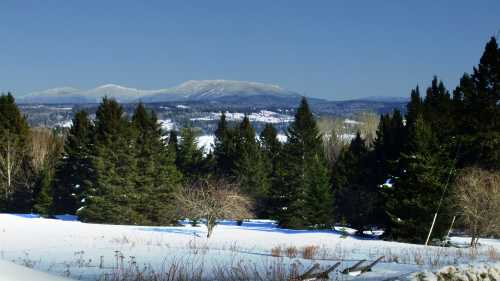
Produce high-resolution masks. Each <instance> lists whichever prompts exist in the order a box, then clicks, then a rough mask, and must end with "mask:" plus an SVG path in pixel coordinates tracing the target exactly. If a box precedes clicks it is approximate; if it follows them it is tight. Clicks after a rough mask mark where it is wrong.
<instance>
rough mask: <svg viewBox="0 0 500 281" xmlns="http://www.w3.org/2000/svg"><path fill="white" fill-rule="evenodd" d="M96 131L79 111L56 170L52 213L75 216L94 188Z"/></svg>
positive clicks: (86, 117)
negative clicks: (93, 149) (92, 186)
mask: <svg viewBox="0 0 500 281" xmlns="http://www.w3.org/2000/svg"><path fill="white" fill-rule="evenodd" d="M93 132H94V129H93V124H92V122H91V121H90V119H89V117H88V113H87V112H86V111H79V112H77V113H76V114H75V117H74V118H73V122H72V125H71V128H70V129H69V132H68V135H67V136H66V140H65V143H64V154H63V157H62V159H61V160H60V163H59V164H58V165H57V167H56V171H55V179H54V187H53V211H54V212H55V213H56V214H75V213H76V210H77V209H78V208H80V207H81V206H82V202H81V200H82V199H83V198H84V194H85V192H87V191H88V190H89V187H90V186H91V185H92V182H93V180H94V179H93V173H94V171H93V170H92V166H91V159H92V155H91V151H92V148H93V147H92V144H93V140H92V136H93Z"/></svg>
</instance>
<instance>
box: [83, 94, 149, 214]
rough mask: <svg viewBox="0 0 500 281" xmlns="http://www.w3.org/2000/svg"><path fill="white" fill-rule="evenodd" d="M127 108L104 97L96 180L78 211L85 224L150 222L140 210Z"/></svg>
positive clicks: (95, 157)
mask: <svg viewBox="0 0 500 281" xmlns="http://www.w3.org/2000/svg"><path fill="white" fill-rule="evenodd" d="M136 133H137V132H136V131H135V130H133V127H132V126H130V124H129V122H128V120H127V117H126V115H125V113H124V111H123V108H122V107H121V106H120V105H119V104H118V103H117V102H116V101H115V100H113V99H108V98H104V99H103V101H102V103H101V104H100V105H99V107H98V108H97V111H96V120H95V140H94V141H95V145H94V146H93V152H92V154H93V157H92V169H93V170H94V176H95V181H94V182H93V185H92V187H90V188H89V190H88V191H87V192H86V197H85V198H84V200H85V204H84V206H83V208H82V209H81V210H80V211H79V212H77V214H78V215H79V216H80V218H81V219H82V220H83V221H89V222H98V223H116V224H138V223H144V222H146V221H147V219H146V218H145V215H144V214H140V213H139V212H137V211H136V208H137V204H138V202H139V201H138V200H137V199H138V197H139V196H138V194H137V193H136V192H135V187H136V184H135V183H136V182H135V179H136V178H137V171H136V169H135V168H136V167H137V164H136V159H135V157H134V155H135V153H134V148H135V145H134V140H135V139H136V137H135V135H136Z"/></svg>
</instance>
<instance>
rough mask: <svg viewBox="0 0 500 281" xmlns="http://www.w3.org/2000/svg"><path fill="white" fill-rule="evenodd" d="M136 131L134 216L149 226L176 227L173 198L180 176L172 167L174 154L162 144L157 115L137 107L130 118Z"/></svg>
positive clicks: (174, 167) (142, 106) (140, 106)
mask: <svg viewBox="0 0 500 281" xmlns="http://www.w3.org/2000/svg"><path fill="white" fill-rule="evenodd" d="M132 128H133V129H134V131H135V136H136V141H135V159H136V161H137V162H136V164H137V168H136V175H137V176H136V178H135V182H136V186H135V189H134V192H135V193H136V199H137V201H138V202H137V203H136V204H137V207H136V208H137V209H136V210H137V212H139V213H140V214H141V215H143V216H144V217H145V218H146V223H148V224H161V225H168V224H176V223H177V219H178V217H177V214H176V206H175V202H174V194H175V192H177V190H178V188H179V184H180V182H181V174H180V173H179V171H178V170H177V168H176V166H175V155H176V154H175V151H172V150H170V149H169V148H168V146H167V145H166V144H165V143H164V142H163V140H162V137H163V132H162V130H161V128H160V125H159V124H158V120H157V118H156V114H155V113H154V112H152V111H148V110H147V109H146V108H145V107H144V105H143V104H139V105H138V106H137V108H136V110H135V112H134V115H133V116H132Z"/></svg>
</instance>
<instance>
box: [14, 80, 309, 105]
mask: <svg viewBox="0 0 500 281" xmlns="http://www.w3.org/2000/svg"><path fill="white" fill-rule="evenodd" d="M104 96H108V97H112V98H115V99H116V100H118V101H119V102H123V103H129V102H138V101H143V102H170V101H203V100H218V99H223V98H229V97H231V98H235V97H252V96H255V97H257V96H273V97H277V98H293V99H296V98H298V97H301V95H300V94H298V93H296V92H293V91H289V90H286V89H284V88H282V87H280V86H277V85H272V84H265V83H259V82H250V81H235V80H189V81H186V82H183V83H181V84H179V85H177V86H175V87H172V88H164V89H155V90H143V89H136V88H130V87H125V86H121V85H117V84H104V85H100V86H97V87H95V88H92V89H87V90H80V89H77V88H73V87H67V86H66V87H57V88H51V89H47V90H42V91H36V92H32V93H28V94H26V95H22V96H19V97H18V100H19V102H21V103H61V100H62V101H64V102H69V103H93V102H99V101H100V100H101V99H102V98H103V97H104Z"/></svg>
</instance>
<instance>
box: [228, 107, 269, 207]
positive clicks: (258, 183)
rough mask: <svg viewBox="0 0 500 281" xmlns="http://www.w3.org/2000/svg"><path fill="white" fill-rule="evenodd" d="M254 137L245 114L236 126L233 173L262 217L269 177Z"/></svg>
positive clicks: (253, 130)
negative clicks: (236, 154)
mask: <svg viewBox="0 0 500 281" xmlns="http://www.w3.org/2000/svg"><path fill="white" fill-rule="evenodd" d="M255 137H256V135H255V129H254V128H253V127H252V125H251V124H250V120H249V119H248V116H245V117H244V118H243V120H242V122H241V123H240V125H239V128H238V134H237V140H236V149H237V151H238V158H237V159H236V160H235V164H234V165H235V169H234V171H233V174H234V175H235V178H236V180H237V181H238V183H239V185H240V187H241V189H242V191H243V192H244V193H246V194H247V195H249V196H250V197H251V198H253V199H254V200H255V202H256V206H255V212H256V214H257V216H258V217H264V216H267V212H265V210H264V208H265V205H266V199H267V197H268V191H269V185H270V178H269V176H268V172H267V171H266V166H265V158H264V155H263V153H262V152H261V150H260V147H259V143H258V142H257V140H256V139H255Z"/></svg>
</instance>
